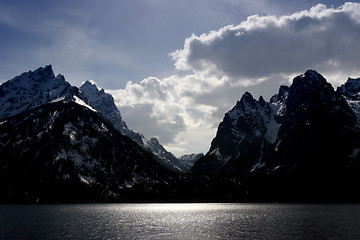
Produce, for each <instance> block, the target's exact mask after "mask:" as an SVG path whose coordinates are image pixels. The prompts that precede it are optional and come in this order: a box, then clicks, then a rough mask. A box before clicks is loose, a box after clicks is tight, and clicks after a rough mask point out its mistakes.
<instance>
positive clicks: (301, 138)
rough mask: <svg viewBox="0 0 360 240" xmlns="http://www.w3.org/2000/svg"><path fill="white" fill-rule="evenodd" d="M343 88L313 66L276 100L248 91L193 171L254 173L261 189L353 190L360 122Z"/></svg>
mask: <svg viewBox="0 0 360 240" xmlns="http://www.w3.org/2000/svg"><path fill="white" fill-rule="evenodd" d="M351 81H352V83H351V86H355V85H357V83H354V81H353V80H351ZM348 85H349V84H347V85H345V86H348ZM343 89H344V87H343V88H341V89H340V90H338V91H334V89H333V87H332V86H331V85H330V84H329V83H328V82H327V81H326V80H325V79H324V78H323V76H321V75H320V74H319V73H317V72H316V71H313V70H308V71H307V72H306V73H305V74H303V75H301V76H298V77H296V78H295V79H294V80H293V84H292V85H291V86H290V88H287V87H281V88H280V90H279V93H278V94H277V95H275V96H274V97H272V98H271V100H270V102H269V103H268V102H265V101H264V100H263V99H262V98H261V97H260V99H259V100H255V99H253V98H252V96H251V95H250V94H249V93H245V94H244V95H243V96H242V98H241V100H240V101H239V102H238V103H237V104H236V105H235V107H234V108H233V109H232V110H230V111H229V112H228V113H227V114H225V117H224V120H223V121H222V123H220V125H219V128H218V132H217V135H216V137H215V138H214V140H213V141H212V145H211V148H210V151H209V152H208V153H207V154H206V155H205V157H204V158H202V159H200V160H199V161H198V162H197V163H196V164H195V165H194V167H193V168H192V170H191V172H192V173H194V174H207V175H209V174H210V175H211V174H212V175H226V174H232V175H239V174H240V175H242V176H248V177H249V178H250V179H251V180H250V181H249V186H250V189H249V191H250V192H251V191H254V192H256V194H254V195H264V194H265V193H266V194H271V193H269V191H271V190H272V193H273V194H275V192H276V194H275V195H282V194H285V193H286V194H289V196H295V195H296V196H297V197H299V196H301V195H303V196H305V195H309V194H316V195H317V196H319V197H320V196H321V195H322V196H327V197H329V195H331V193H333V194H334V193H335V192H336V193H342V194H345V193H344V192H346V194H351V189H352V188H354V187H355V186H359V184H360V178H359V174H360V169H359V163H360V156H359V152H360V148H359V146H360V129H359V124H358V119H357V117H356V112H354V111H356V108H354V106H351V105H350V107H349V100H348V102H347V101H346V98H344V96H343V95H342V94H341V93H343V94H344V93H347V92H349V91H344V90H343ZM356 89H357V88H356V87H351V91H350V92H351V96H354V94H355V95H356V94H357V93H356V92H357V91H358V90H356ZM352 99H354V98H352ZM352 101H355V100H352ZM251 186H252V187H251ZM265 186H266V187H265ZM270 189H271V190H270ZM345 189H346V190H345ZM281 191H282V193H280V192H281ZM286 194H285V195H286Z"/></svg>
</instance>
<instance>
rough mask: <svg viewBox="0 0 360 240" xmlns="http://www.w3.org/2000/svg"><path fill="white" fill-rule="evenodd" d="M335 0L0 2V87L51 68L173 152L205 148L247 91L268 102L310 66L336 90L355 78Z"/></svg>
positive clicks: (354, 56) (350, 15) (356, 65)
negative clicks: (96, 91) (95, 92)
mask: <svg viewBox="0 0 360 240" xmlns="http://www.w3.org/2000/svg"><path fill="white" fill-rule="evenodd" d="M320 3H323V4H324V5H318V4H320ZM344 4H345V2H344V1H324V2H320V1H305V0H303V1H284V0H275V1H269V0H257V1H254V0H218V1H214V0H182V1H175V0H131V1H130V0H129V1H125V0H123V1H120V0H117V1H115V0H106V1H95V0H78V1H70V0H63V1H56V0H54V1H39V0H32V1H26V0H23V1H20V0H11V1H8V0H0V32H1V37H0V56H1V57H0V83H2V82H4V81H6V80H8V79H11V78H13V77H15V76H16V75H19V74H20V73H22V72H25V71H28V70H35V69H37V68H38V67H40V66H45V65H47V64H52V65H53V69H54V70H55V73H56V74H63V75H65V78H66V80H67V81H69V82H70V83H72V84H73V85H76V86H80V85H81V83H82V82H83V81H85V80H94V81H95V82H96V83H97V85H98V87H100V88H104V89H106V90H107V91H108V92H110V93H112V94H113V95H114V98H115V100H116V103H117V106H118V107H119V109H120V111H121V113H122V116H123V118H124V119H125V121H126V122H127V124H128V126H129V127H130V128H131V129H133V130H136V131H139V132H141V133H143V134H144V135H145V136H146V137H148V138H150V137H153V136H155V137H158V138H159V140H160V142H161V143H163V144H164V145H165V147H167V148H168V149H169V150H171V151H172V152H174V153H175V154H176V155H181V154H184V153H191V152H206V151H207V150H208V148H209V146H210V142H211V139H212V138H213V137H214V136H215V133H216V128H217V125H218V124H219V122H220V121H221V119H222V118H223V116H224V114H225V112H226V111H228V110H229V109H230V108H232V106H233V105H234V104H235V103H236V101H237V100H238V99H239V98H240V97H241V95H242V94H243V93H244V92H245V91H250V92H251V93H253V95H254V96H255V97H258V96H259V95H263V96H264V97H265V98H266V99H268V98H269V97H270V96H271V95H272V94H275V93H276V91H277V90H278V87H279V85H280V84H290V82H289V79H290V80H291V78H292V77H294V76H295V75H297V74H300V73H303V72H304V71H305V70H307V69H308V68H314V69H315V70H318V71H319V72H320V73H322V74H323V75H324V76H325V77H326V78H327V79H328V80H329V81H331V82H332V83H333V85H334V86H335V85H336V84H340V83H341V82H344V81H345V80H346V78H347V77H350V76H351V77H359V76H360V61H359V60H360V59H359V58H360V57H359V54H358V53H359V52H360V47H359V41H358V39H360V38H359V35H360V24H359V21H358V20H357V19H360V17H359V16H360V7H359V5H357V4H347V5H346V4H345V5H344ZM314 6H317V7H314ZM254 15H257V17H256V16H255V17H254ZM358 17H359V18H358ZM356 39H357V41H356Z"/></svg>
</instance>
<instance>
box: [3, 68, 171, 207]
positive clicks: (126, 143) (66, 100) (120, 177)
mask: <svg viewBox="0 0 360 240" xmlns="http://www.w3.org/2000/svg"><path fill="white" fill-rule="evenodd" d="M87 87H88V89H86V85H85V86H84V87H83V88H82V91H80V90H79V89H78V88H76V87H72V86H71V85H70V84H68V83H67V82H66V81H65V79H64V77H63V76H61V75H58V76H57V77H55V76H54V74H53V71H52V69H51V66H46V67H45V68H39V69H37V70H36V71H34V72H31V71H30V72H28V73H24V74H22V75H20V76H19V77H15V78H14V79H12V80H9V81H7V82H5V83H4V84H2V85H0V93H1V94H0V104H1V109H0V119H1V122H0V136H1V138H0V156H1V160H0V201H9V202H16V201H19V202H22V201H24V202H37V201H40V202H47V201H49V202H56V201H114V200H119V199H122V198H123V193H124V192H129V191H130V192H132V193H133V194H141V193H143V194H145V193H146V192H148V191H151V189H153V187H154V186H156V185H158V184H167V183H169V182H171V181H172V179H173V178H174V177H176V176H177V175H176V174H174V173H173V172H171V171H169V170H167V169H166V168H164V167H163V166H161V164H159V160H158V159H157V160H155V158H156V157H154V155H153V154H151V153H149V152H147V151H145V150H144V149H143V148H142V147H140V146H139V145H138V144H137V143H135V142H134V141H133V140H131V139H130V138H128V137H126V136H124V135H123V134H122V133H121V132H120V131H119V130H118V129H117V128H121V129H127V128H126V124H125V123H124V122H123V121H119V122H118V121H117V120H121V116H120V113H119V112H116V111H114V109H112V108H113V107H114V106H115V105H114V104H113V100H112V97H111V96H109V95H106V94H105V93H104V92H103V91H101V90H100V91H99V92H96V91H93V92H91V91H90V87H91V86H87ZM97 93H98V95H96V94H97ZM134 189H138V191H136V190H134Z"/></svg>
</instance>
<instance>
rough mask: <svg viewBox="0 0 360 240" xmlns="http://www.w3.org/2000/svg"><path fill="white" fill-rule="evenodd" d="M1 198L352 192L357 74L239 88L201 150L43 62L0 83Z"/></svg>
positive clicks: (359, 100) (287, 198) (213, 197)
mask: <svg viewBox="0 0 360 240" xmlns="http://www.w3.org/2000/svg"><path fill="white" fill-rule="evenodd" d="M0 156H1V159H0V202H3V203H36V202H40V203H54V202H125V201H137V202H139V201H141V202H143V201H144V202H147V201H206V202H207V201H243V202H245V201H250V202H254V201H255V202H257V201H266V202H271V201H280V202H316V201H319V202H358V201H359V200H360V198H359V196H358V193H357V190H358V188H359V186H360V78H357V79H352V78H349V79H348V80H347V81H346V82H345V83H344V84H343V85H341V86H340V87H339V88H337V89H336V90H335V89H334V88H333V86H332V85H331V84H330V83H328V82H327V80H326V79H325V78H324V77H323V76H322V75H321V74H320V73H318V72H316V71H314V70H308V71H306V72H305V73H304V74H302V75H300V76H297V77H295V78H294V80H293V83H292V84H291V86H279V91H278V93H276V94H275V95H274V96H273V97H271V99H270V101H269V102H267V101H265V100H264V99H263V98H262V97H260V98H259V99H254V98H253V96H252V95H251V93H249V92H245V93H244V94H243V95H242V96H241V98H240V100H239V101H238V102H237V103H236V104H235V106H234V107H233V108H232V109H231V110H229V111H228V112H227V113H225V115H224V118H223V120H222V122H221V123H220V124H219V127H218V130H217V133H216V136H215V138H214V139H213V140H212V142H211V147H210V150H209V151H208V152H207V153H206V154H202V153H199V154H198V153H196V154H189V155H185V156H182V157H179V158H177V157H175V156H174V155H173V154H172V153H170V152H169V151H167V150H166V149H165V148H164V147H163V146H162V145H161V143H160V142H159V141H158V139H156V138H151V139H146V138H145V137H144V136H143V135H142V134H141V133H138V132H135V131H133V130H131V129H129V128H128V127H127V125H126V123H125V122H124V120H123V119H122V116H121V113H120V111H119V110H118V108H117V107H116V106H115V103H114V99H113V97H112V96H111V95H110V94H108V93H105V91H104V90H103V89H100V88H98V86H96V85H95V84H94V83H92V82H90V81H87V82H85V83H84V84H83V85H82V86H81V87H79V88H77V87H75V86H72V85H71V84H70V83H68V82H67V81H66V80H65V77H64V76H63V75H57V76H55V74H54V72H53V70H52V67H51V65H48V66H45V67H41V68H39V69H37V70H35V71H29V72H25V73H23V74H21V75H19V76H17V77H15V78H13V79H11V80H9V81H7V82H5V83H3V84H1V85H0Z"/></svg>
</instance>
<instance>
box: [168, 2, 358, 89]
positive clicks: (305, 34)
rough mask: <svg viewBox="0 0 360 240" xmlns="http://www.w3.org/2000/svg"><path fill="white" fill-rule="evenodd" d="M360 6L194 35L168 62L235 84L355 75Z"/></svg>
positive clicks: (257, 19)
mask: <svg viewBox="0 0 360 240" xmlns="http://www.w3.org/2000/svg"><path fill="white" fill-rule="evenodd" d="M359 6H360V4H358V3H346V4H344V5H343V6H342V7H340V8H337V9H333V8H327V7H326V6H325V5H322V4H319V5H317V6H314V7H312V8H311V9H310V10H308V11H302V12H297V13H294V14H292V15H286V16H280V17H276V16H271V15H269V16H258V15H254V16H250V17H248V19H247V20H246V21H244V22H242V23H240V24H239V25H237V26H233V25H229V26H225V27H223V28H221V29H219V30H218V31H213V32H210V33H208V34H202V35H200V36H196V35H192V36H191V37H190V38H188V39H186V40H185V45H184V48H183V49H181V50H177V51H175V52H173V53H172V54H171V56H172V57H173V59H174V60H175V66H176V68H177V69H180V70H192V71H194V72H203V71H207V72H208V71H209V70H211V71H212V72H215V73H216V74H222V75H226V76H228V77H229V78H230V79H231V80H232V81H233V82H234V83H235V82H237V83H239V82H240V83H241V82H243V83H246V82H245V81H244V79H246V80H248V79H253V80H256V79H259V78H264V77H265V78H266V77H268V76H270V75H274V74H278V73H286V74H292V73H295V72H300V71H303V70H304V69H305V70H306V69H308V68H315V69H318V70H319V71H325V72H338V71H343V72H353V71H357V70H358V69H359V58H360V57H359V54H358V53H359V52H360V44H359V39H360V31H359V29H360V21H359V19H360V18H359V12H360V10H359ZM356 60H357V61H356Z"/></svg>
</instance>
